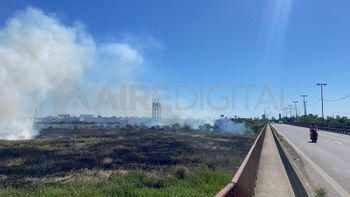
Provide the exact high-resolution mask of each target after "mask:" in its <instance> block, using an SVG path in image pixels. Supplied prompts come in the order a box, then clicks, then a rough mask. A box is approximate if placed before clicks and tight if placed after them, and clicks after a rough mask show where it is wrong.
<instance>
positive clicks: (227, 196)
mask: <svg viewBox="0 0 350 197" xmlns="http://www.w3.org/2000/svg"><path fill="white" fill-rule="evenodd" d="M266 126H267V125H265V126H264V127H263V128H262V130H261V132H260V134H259V135H258V137H257V138H256V140H255V142H254V144H253V145H252V147H251V148H250V150H249V152H248V154H247V156H246V157H245V158H244V160H243V162H242V164H241V166H240V167H239V169H238V171H237V172H236V174H235V176H234V177H233V178H232V180H231V182H230V183H228V184H227V185H226V186H225V187H224V188H223V189H222V190H221V191H220V192H219V193H218V194H216V197H251V196H253V195H254V188H255V183H256V178H257V174H258V167H259V162H260V156H261V150H262V145H263V142H264V138H265V131H266Z"/></svg>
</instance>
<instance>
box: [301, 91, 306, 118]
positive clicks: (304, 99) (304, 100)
mask: <svg viewBox="0 0 350 197" xmlns="http://www.w3.org/2000/svg"><path fill="white" fill-rule="evenodd" d="M300 96H301V97H302V98H303V104H304V122H306V116H307V112H306V97H307V95H306V94H302V95H300Z"/></svg>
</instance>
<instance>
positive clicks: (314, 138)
mask: <svg viewBox="0 0 350 197" xmlns="http://www.w3.org/2000/svg"><path fill="white" fill-rule="evenodd" d="M317 137H318V134H317V126H316V124H315V123H312V124H311V127H310V139H311V141H312V142H316V141H317Z"/></svg>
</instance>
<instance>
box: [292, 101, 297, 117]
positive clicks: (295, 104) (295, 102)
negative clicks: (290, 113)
mask: <svg viewBox="0 0 350 197" xmlns="http://www.w3.org/2000/svg"><path fill="white" fill-rule="evenodd" d="M293 103H294V108H295V118H298V107H297V104H298V101H293Z"/></svg>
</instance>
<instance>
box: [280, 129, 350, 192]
mask: <svg viewBox="0 0 350 197" xmlns="http://www.w3.org/2000/svg"><path fill="white" fill-rule="evenodd" d="M274 128H275V129H276V131H278V129H277V128H276V127H274ZM278 133H279V134H280V135H281V132H278ZM283 138H284V139H285V140H286V141H287V142H288V143H289V144H290V145H291V146H293V148H294V150H295V151H296V152H298V153H299V154H300V156H302V157H303V158H304V159H305V160H306V161H307V162H308V163H309V164H310V165H311V166H312V167H313V168H314V169H315V170H316V171H317V172H318V173H319V174H320V175H321V176H322V177H323V178H324V179H325V180H326V181H327V182H328V183H329V184H330V185H331V186H332V187H333V188H334V189H335V190H336V191H337V192H338V193H339V194H340V196H344V197H345V196H348V197H350V194H349V193H348V192H347V191H346V190H345V189H344V188H343V187H342V186H340V185H339V183H337V182H336V181H335V180H334V179H333V178H332V177H330V176H329V175H328V174H327V173H326V172H325V171H323V170H322V169H321V168H320V167H319V166H318V165H317V164H316V163H315V162H313V161H312V160H311V159H310V158H309V157H308V156H306V154H305V153H303V152H302V151H301V150H300V149H299V148H298V147H297V146H295V145H294V144H293V143H292V142H291V141H290V140H289V139H288V138H287V137H286V136H285V135H283Z"/></svg>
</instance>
